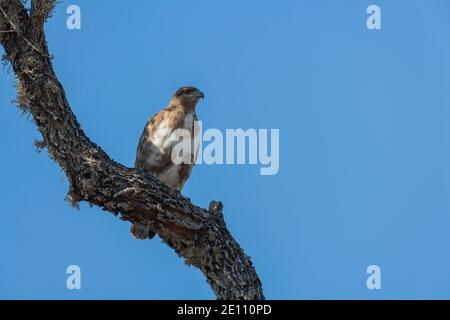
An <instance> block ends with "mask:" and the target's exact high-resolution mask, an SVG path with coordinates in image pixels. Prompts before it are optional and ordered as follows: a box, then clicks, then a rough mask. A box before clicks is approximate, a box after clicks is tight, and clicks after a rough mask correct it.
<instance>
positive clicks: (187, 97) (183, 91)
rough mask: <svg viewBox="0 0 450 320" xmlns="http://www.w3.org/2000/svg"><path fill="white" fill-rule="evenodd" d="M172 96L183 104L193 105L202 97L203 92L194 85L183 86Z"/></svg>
mask: <svg viewBox="0 0 450 320" xmlns="http://www.w3.org/2000/svg"><path fill="white" fill-rule="evenodd" d="M174 98H175V99H177V100H178V101H180V102H181V103H182V104H183V105H185V106H189V107H190V106H192V107H195V105H196V104H197V102H198V101H199V100H200V99H204V98H205V95H204V94H203V92H201V91H200V90H198V89H197V88H194V87H183V88H180V89H178V90H177V91H176V92H175V95H174Z"/></svg>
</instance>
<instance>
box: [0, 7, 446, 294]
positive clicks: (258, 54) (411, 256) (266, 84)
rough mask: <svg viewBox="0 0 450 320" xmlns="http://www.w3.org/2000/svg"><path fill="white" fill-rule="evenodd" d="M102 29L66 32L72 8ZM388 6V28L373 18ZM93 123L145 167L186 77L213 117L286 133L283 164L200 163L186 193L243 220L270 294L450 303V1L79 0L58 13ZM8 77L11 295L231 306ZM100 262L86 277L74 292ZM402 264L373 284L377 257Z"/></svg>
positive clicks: (54, 47) (75, 90)
mask: <svg viewBox="0 0 450 320" xmlns="http://www.w3.org/2000/svg"><path fill="white" fill-rule="evenodd" d="M70 4H77V5H79V6H80V7H81V10H82V29H81V30H68V29H67V28H66V18H67V17H68V15H67V14H66V8H67V6H68V5H70ZM369 4H378V5H380V7H381V10H382V28H383V29H382V30H379V31H370V30H368V29H367V28H366V18H367V16H368V15H367V14H366V8H367V6H368V5H369ZM46 31H47V39H48V42H49V46H50V50H51V52H52V53H53V55H54V57H55V58H54V60H53V61H54V67H55V70H56V72H57V74H58V76H59V79H60V81H61V82H62V84H63V85H64V87H65V89H66V93H67V96H68V99H69V101H70V104H71V107H72V109H73V111H74V112H75V114H76V115H77V117H78V120H79V121H80V123H81V125H82V127H83V129H84V130H85V131H86V133H87V134H88V135H89V137H91V138H92V140H93V141H95V142H96V143H98V144H99V145H100V146H102V147H103V148H104V150H105V151H106V152H107V153H108V154H109V155H110V156H111V157H112V158H114V159H115V160H117V161H119V162H121V163H123V164H125V165H127V166H132V165H133V164H134V158H135V151H136V145H137V142H138V138H139V135H140V134H141V131H142V128H143V126H144V124H145V122H146V121H147V119H148V118H149V117H150V116H152V115H153V114H154V113H155V112H157V111H159V110H160V109H161V108H162V107H164V106H165V105H166V103H167V101H168V100H169V98H170V96H171V95H172V93H173V92H174V91H175V90H176V89H177V88H178V87H180V86H182V85H194V86H197V87H199V88H200V89H202V90H203V91H204V92H205V94H206V99H205V100H204V101H202V102H201V103H200V105H199V107H198V109H197V114H198V116H199V118H200V119H201V120H203V126H204V128H205V129H207V128H218V129H221V130H225V129H226V128H245V129H247V128H256V129H259V128H279V129H280V171H279V173H278V175H275V176H260V175H259V167H258V166H252V165H242V166H237V165H228V166H227V165H223V166H220V165H215V166H207V165H200V166H197V167H195V169H194V171H193V175H192V176H191V178H190V180H189V182H188V183H187V185H186V187H185V189H184V191H183V193H184V194H185V195H186V196H188V197H190V198H191V199H192V200H193V201H194V202H195V203H196V204H199V205H201V206H203V207H206V206H207V205H208V203H209V201H210V200H213V199H218V200H222V201H223V202H224V204H225V210H224V214H225V219H226V221H227V224H228V227H229V229H230V230H231V232H232V234H233V235H234V237H235V238H236V240H237V241H238V242H239V243H240V244H241V246H242V247H243V248H244V249H245V251H246V253H247V254H248V255H250V256H251V257H252V259H253V262H254V264H255V266H256V269H257V271H258V273H259V275H260V277H261V280H262V283H263V287H264V292H265V295H266V297H267V298H272V299H285V298H286V299H310V298H325V299H332V298H344V299H346V298H361V299H375V298H388V299H390V298H450V272H449V270H450V250H449V244H450V231H449V230H450V95H449V90H450V2H449V1H447V0H433V1H430V0H427V1H425V0H421V1H419V0H408V1H406V0H397V1H381V0H377V1H363V0H352V1H347V0H342V1H335V0H328V1H324V0H322V1H318V0H314V1H313V0H304V1H301V0H295V1H294V0H283V1H261V0H248V1H237V0H227V1H208V0H195V1H194V0H190V1H181V0H170V1H166V0H164V1H163V0H160V1H156V0H155V1H144V0H140V1H138V0H133V1H127V3H126V4H125V2H124V1H119V0H110V1H106V0H95V1H93V0H89V1H88V0H83V1H82V0H78V1H75V0H74V1H70V2H68V1H61V3H60V4H59V5H58V6H57V10H56V12H55V15H54V17H53V18H52V19H51V20H50V21H49V22H48V24H47V27H46ZM14 99H15V88H14V75H13V73H12V72H11V71H8V67H6V68H4V69H3V70H2V72H1V74H0V106H1V107H0V133H1V134H2V137H3V138H2V153H1V155H2V156H1V157H0V176H1V183H0V199H1V209H0V298H44V299H45V298H61V299H79V298H113V299H115V298H137V299H141V298H145V299H154V298H158V299H165V298H175V299H176V298H189V299H197V298H204V299H214V298H215V297H214V295H213V293H212V291H211V289H210V288H209V286H208V284H207V283H206V281H205V279H204V277H203V275H202V274H201V273H200V272H199V271H198V270H197V269H195V268H192V267H187V266H186V265H184V262H183V261H182V259H180V258H178V257H177V256H176V254H175V253H174V252H173V251H172V250H171V249H170V248H169V247H167V246H166V245H164V244H163V243H161V241H160V240H159V239H158V238H155V239H154V240H152V241H137V240H134V239H133V238H132V237H131V236H130V235H129V224H128V223H125V222H122V221H120V220H118V219H117V218H114V217H113V216H112V215H110V214H108V213H105V212H103V211H101V210H99V209H98V208H95V207H94V208H90V207H89V206H88V205H86V204H82V205H81V209H80V210H78V211H77V210H75V209H72V208H71V207H70V206H69V204H68V203H67V202H66V201H65V200H64V197H65V195H66V192H67V182H66V180H65V178H64V175H63V173H62V171H61V170H60V169H59V167H58V166H57V165H56V164H55V163H54V162H53V161H51V160H50V159H49V157H48V156H47V154H46V152H45V151H44V152H42V153H41V154H38V153H36V152H35V151H34V148H33V141H34V140H35V139H39V138H40V137H39V134H38V133H37V130H36V128H35V126H34V125H33V123H32V121H31V119H29V118H28V117H27V116H22V117H21V116H20V114H19V111H18V109H17V108H16V107H15V105H14V103H12V100H14ZM72 264H76V265H79V266H80V267H81V272H82V289H81V290H74V291H70V290H67V289H66V278H67V274H66V268H67V266H69V265H72ZM372 264H376V265H379V266H380V267H381V271H382V289H381V290H368V289H367V287H366V279H367V277H368V275H367V274H366V268H367V266H369V265H372Z"/></svg>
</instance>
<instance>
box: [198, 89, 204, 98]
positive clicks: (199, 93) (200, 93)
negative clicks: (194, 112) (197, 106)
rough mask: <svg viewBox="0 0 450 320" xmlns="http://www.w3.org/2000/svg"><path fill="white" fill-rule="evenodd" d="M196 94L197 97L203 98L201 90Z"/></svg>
mask: <svg viewBox="0 0 450 320" xmlns="http://www.w3.org/2000/svg"><path fill="white" fill-rule="evenodd" d="M197 96H198V98H199V99H205V95H204V94H203V92H201V91H199V92H198V93H197Z"/></svg>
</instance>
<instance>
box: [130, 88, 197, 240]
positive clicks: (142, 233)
mask: <svg viewBox="0 0 450 320" xmlns="http://www.w3.org/2000/svg"><path fill="white" fill-rule="evenodd" d="M203 98H204V95H203V93H202V92H201V91H200V90H198V89H197V88H194V87H183V88H180V89H178V90H177V91H176V92H175V94H174V95H173V97H172V99H171V100H170V101H169V104H168V105H167V107H166V108H164V109H163V110H162V111H160V112H158V113H156V114H155V115H153V117H151V118H150V120H149V121H148V122H147V124H146V125H145V128H144V131H143V133H142V135H141V138H140V140H139V145H138V147H137V155H136V162H135V168H136V169H140V170H144V171H145V172H146V173H147V174H149V175H153V176H155V177H156V178H158V179H159V180H161V181H162V182H164V183H165V184H166V185H168V186H169V187H171V188H173V189H175V190H178V191H181V189H182V188H183V186H184V184H185V183H186V180H187V179H188V178H189V176H190V175H191V172H192V167H193V166H194V164H195V161H196V159H197V154H198V145H197V146H196V147H197V148H195V147H194V148H193V149H192V152H191V155H190V156H191V158H190V161H186V162H187V163H186V162H182V163H180V164H175V163H174V162H173V161H172V148H173V147H174V145H176V144H177V143H179V136H176V135H177V133H176V132H174V131H175V130H176V129H185V130H187V131H188V132H189V133H190V137H191V139H192V141H193V139H195V138H196V137H194V134H196V133H198V132H199V130H198V128H197V129H195V126H198V124H197V121H198V120H197V115H196V114H195V107H196V106H197V103H198V101H199V100H200V99H203ZM130 231H131V234H132V235H133V236H134V237H135V238H136V239H147V238H148V239H151V238H153V237H154V236H155V233H154V232H153V231H152V227H151V226H149V225H144V224H142V223H139V222H134V223H133V224H132V226H131V230H130Z"/></svg>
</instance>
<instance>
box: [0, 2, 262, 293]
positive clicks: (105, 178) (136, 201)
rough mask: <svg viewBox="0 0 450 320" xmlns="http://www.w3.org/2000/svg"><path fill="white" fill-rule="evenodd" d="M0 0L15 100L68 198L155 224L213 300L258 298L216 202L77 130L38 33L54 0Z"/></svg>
mask: <svg viewBox="0 0 450 320" xmlns="http://www.w3.org/2000/svg"><path fill="white" fill-rule="evenodd" d="M23 3H24V2H23V1H21V0H0V31H1V32H0V43H1V44H2V46H3V48H4V51H5V55H4V57H3V58H4V60H6V61H8V62H9V63H10V64H11V66H12V69H13V71H14V73H15V75H16V79H17V91H18V104H19V107H20V108H21V109H22V110H23V111H25V112H30V113H31V115H32V118H33V120H34V123H35V124H36V126H37V128H38V130H39V131H40V133H41V134H42V137H43V140H44V142H43V144H44V145H45V146H46V148H47V150H48V153H49V155H50V157H52V158H53V159H54V160H55V161H56V162H57V163H58V164H59V165H60V166H61V168H62V169H63V170H64V172H65V174H66V176H67V179H68V182H69V190H68V197H67V198H68V200H69V201H70V202H71V203H72V204H73V205H77V204H78V203H79V202H80V201H86V202H88V203H90V204H92V205H96V206H99V207H100V208H102V209H103V210H106V211H109V212H111V213H113V214H115V215H118V216H120V218H121V219H123V220H126V221H141V222H144V223H146V224H151V225H153V226H154V228H155V231H156V232H157V233H158V235H159V237H160V238H161V239H162V240H163V241H164V242H165V243H166V244H167V245H168V246H170V247H171V248H173V249H174V250H175V251H176V253H177V254H178V255H179V256H181V257H183V258H184V259H185V262H186V263H187V264H188V265H193V266H195V267H197V268H199V269H200V270H201V271H202V272H203V274H204V275H205V277H206V279H207V281H208V283H209V284H210V285H211V288H212V289H213V291H214V293H215V294H216V296H217V297H218V298H219V299H264V296H263V291H262V287H261V282H260V280H259V278H258V275H257V274H256V271H255V269H254V267H253V265H252V262H251V261H250V258H249V257H248V256H247V255H246V254H245V253H244V251H243V250H242V249H241V247H240V246H239V244H238V243H237V242H236V241H235V240H234V239H233V237H232V236H231V234H230V232H229V231H228V229H227V227H226V225H225V222H224V219H223V215H222V204H221V203H220V202H212V203H211V205H210V208H209V210H205V209H201V208H200V207H197V206H195V205H194V204H192V203H191V202H190V200H189V199H187V198H185V197H183V196H181V195H179V194H178V193H177V192H175V191H173V190H172V189H170V188H169V187H167V186H165V185H164V184H163V183H161V182H160V181H159V180H157V179H155V178H153V177H151V176H148V175H146V174H145V173H143V172H140V171H137V170H135V169H131V168H127V167H125V166H123V165H121V164H119V163H117V162H115V161H113V160H112V159H111V158H110V157H109V156H108V155H107V154H106V153H105V152H104V151H103V150H102V149H101V148H100V147H99V146H97V145H96V144H95V143H93V142H92V141H91V140H90V139H89V138H88V137H87V136H86V135H85V133H84V132H83V130H82V129H81V127H80V124H79V123H78V121H77V119H76V117H75V115H74V114H73V113H72V110H71V108H70V106H69V103H68V101H67V98H66V95H65V92H64V88H63V86H62V85H61V84H60V82H59V81H58V79H57V77H56V74H55V72H54V70H53V66H52V62H51V56H50V54H49V50H48V48H47V43H46V40H45V34H44V23H45V20H46V19H47V18H48V17H49V15H50V14H51V12H52V10H53V8H54V5H55V0H33V1H32V3H31V8H29V10H27V8H25V7H24V4H23Z"/></svg>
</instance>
